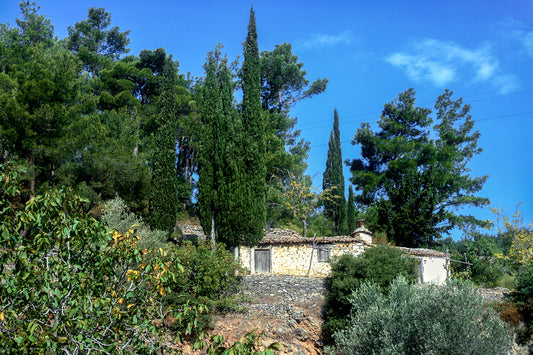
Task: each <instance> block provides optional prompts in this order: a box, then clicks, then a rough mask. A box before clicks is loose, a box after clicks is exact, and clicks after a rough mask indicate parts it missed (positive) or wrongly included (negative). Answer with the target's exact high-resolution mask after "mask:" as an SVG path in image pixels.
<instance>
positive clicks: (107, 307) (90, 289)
mask: <svg viewBox="0 0 533 355" xmlns="http://www.w3.org/2000/svg"><path fill="white" fill-rule="evenodd" d="M1 168H2V169H0V204H1V205H0V210H1V211H2V214H1V215H0V222H1V223H0V276H1V280H2V282H0V343H1V344H2V351H3V352H5V353H8V354H9V353H59V352H65V353H79V352H82V353H85V352H87V353H88V352H99V353H101V352H106V353H110V352H119V353H120V352H141V353H142V352H149V351H153V350H154V349H157V348H159V347H161V346H164V344H165V342H166V341H167V340H168V337H171V338H173V339H178V340H179V339H180V338H181V336H182V335H184V334H186V333H190V332H192V331H193V330H194V328H195V327H196V323H195V319H196V318H197V317H198V316H199V314H202V313H205V312H207V311H208V309H207V307H206V306H205V305H201V304H195V305H191V304H187V303H185V304H182V305H180V307H179V308H171V307H164V304H163V298H164V297H165V296H166V295H168V294H170V293H171V290H170V288H169V287H168V286H167V285H168V284H169V281H170V280H176V279H177V277H178V274H180V273H182V272H184V268H183V266H182V265H181V264H180V263H179V260H178V259H177V257H176V255H175V254H174V253H173V252H172V251H170V252H168V251H165V250H163V249H160V250H157V251H155V250H152V251H149V250H144V251H141V250H140V249H139V248H137V247H136V244H137V242H138V237H136V236H134V234H133V233H132V232H133V231H131V230H130V231H128V232H126V233H119V232H116V231H115V232H113V233H107V232H106V230H105V227H104V226H103V224H102V223H101V222H99V221H97V220H96V219H94V218H92V217H90V216H88V215H86V214H85V213H84V212H83V211H84V208H83V205H84V204H85V203H86V201H84V200H83V199H81V198H79V197H78V196H76V195H75V194H73V193H72V192H71V191H70V190H69V189H62V190H50V191H49V192H47V193H45V194H43V195H37V196H35V197H34V198H32V199H31V200H30V201H28V202H27V203H26V206H25V208H24V209H23V210H21V211H17V210H15V209H13V208H12V204H11V202H10V201H11V200H16V199H17V196H18V195H19V194H20V189H19V187H18V185H17V174H18V172H17V171H4V166H1ZM170 317H172V318H173V319H176V320H177V321H178V322H180V323H181V325H182V326H181V327H179V328H177V329H176V330H171V329H169V328H168V327H167V320H168V319H169V318H170Z"/></svg>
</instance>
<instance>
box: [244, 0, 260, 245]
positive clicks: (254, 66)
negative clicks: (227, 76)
mask: <svg viewBox="0 0 533 355" xmlns="http://www.w3.org/2000/svg"><path fill="white" fill-rule="evenodd" d="M241 79H242V91H243V101H242V123H243V134H244V136H243V137H244V139H243V142H244V147H243V148H244V149H243V155H244V172H245V174H246V179H245V184H246V186H245V189H244V193H245V194H246V200H245V201H244V203H245V206H243V211H244V213H245V214H246V216H245V217H246V218H243V220H244V221H246V225H244V226H243V229H242V230H241V231H240V234H241V235H240V238H242V240H243V243H244V245H250V246H252V245H256V244H257V243H258V242H259V241H260V240H261V239H262V237H263V235H264V231H263V229H264V227H265V224H266V201H265V197H266V158H265V146H266V143H265V122H264V117H263V115H262V107H261V65H260V61H259V50H258V45H257V30H256V25H255V13H254V10H253V8H251V9H250V22H249V24H248V35H247V36H246V41H245V42H244V62H243V65H242V77H241Z"/></svg>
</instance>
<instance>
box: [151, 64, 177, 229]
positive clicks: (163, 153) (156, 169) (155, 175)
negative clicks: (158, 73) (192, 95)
mask: <svg viewBox="0 0 533 355" xmlns="http://www.w3.org/2000/svg"><path fill="white" fill-rule="evenodd" d="M176 70H177V69H176V66H175V64H174V62H173V61H172V60H171V59H170V58H168V59H167V62H166V64H165V67H164V70H163V73H162V87H161V97H160V99H159V104H158V106H159V112H158V116H157V119H156V122H157V126H158V128H157V131H156V134H155V139H154V145H155V149H154V157H153V167H152V186H151V197H150V226H151V227H152V228H153V229H160V230H164V231H169V232H170V231H171V230H172V229H173V228H174V226H175V224H176V215H177V212H178V200H177V194H178V191H177V180H176V114H177V109H176V93H175V88H174V85H175V83H176Z"/></svg>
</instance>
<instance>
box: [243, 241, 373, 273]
mask: <svg viewBox="0 0 533 355" xmlns="http://www.w3.org/2000/svg"><path fill="white" fill-rule="evenodd" d="M367 247H368V244H366V243H363V242H355V243H334V244H333V243H332V244H316V245H314V246H313V244H312V243H295V244H279V245H276V244H274V245H270V246H267V247H263V248H261V246H259V247H257V248H247V247H239V248H238V250H239V251H238V254H237V255H236V256H238V257H239V259H240V262H241V265H242V266H243V267H245V268H247V269H248V270H250V273H251V274H255V273H256V270H255V266H254V256H253V253H254V251H255V249H268V250H270V274H272V275H292V276H307V275H308V272H309V276H315V277H326V276H328V275H329V271H330V265H329V263H328V262H327V261H328V260H329V258H331V257H333V256H339V255H342V254H345V253H350V254H353V255H359V254H362V253H363V252H364V251H365V249H366V248H367ZM319 252H320V256H322V260H319V259H320V258H319ZM326 255H329V257H325V256H326ZM310 265H311V267H310Z"/></svg>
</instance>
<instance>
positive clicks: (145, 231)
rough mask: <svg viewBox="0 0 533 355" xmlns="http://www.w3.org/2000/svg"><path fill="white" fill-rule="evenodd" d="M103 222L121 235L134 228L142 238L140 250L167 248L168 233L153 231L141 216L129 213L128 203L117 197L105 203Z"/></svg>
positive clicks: (139, 245)
mask: <svg viewBox="0 0 533 355" xmlns="http://www.w3.org/2000/svg"><path fill="white" fill-rule="evenodd" d="M101 220H102V221H103V222H104V224H105V225H106V227H107V228H108V229H109V230H116V231H118V232H120V233H125V232H127V231H128V230H130V229H131V228H134V230H135V234H136V235H138V236H139V237H140V240H139V242H138V243H137V246H138V247H139V248H140V249H148V248H151V249H157V248H160V247H163V246H165V244H166V242H167V237H168V233H167V232H165V231H160V230H151V229H150V227H149V226H148V225H147V224H146V223H145V222H144V220H143V219H142V218H141V217H140V216H137V215H136V214H135V213H133V212H130V211H129V209H128V206H127V205H126V202H124V200H122V199H121V198H120V197H115V198H114V199H112V200H109V201H107V202H106V203H105V205H104V210H103V212H102V215H101Z"/></svg>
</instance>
